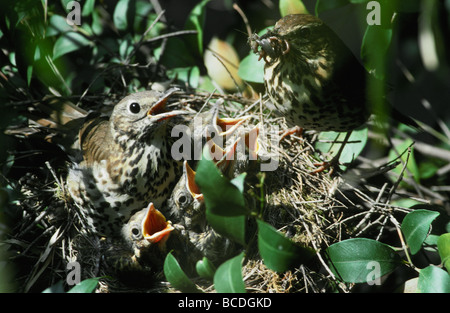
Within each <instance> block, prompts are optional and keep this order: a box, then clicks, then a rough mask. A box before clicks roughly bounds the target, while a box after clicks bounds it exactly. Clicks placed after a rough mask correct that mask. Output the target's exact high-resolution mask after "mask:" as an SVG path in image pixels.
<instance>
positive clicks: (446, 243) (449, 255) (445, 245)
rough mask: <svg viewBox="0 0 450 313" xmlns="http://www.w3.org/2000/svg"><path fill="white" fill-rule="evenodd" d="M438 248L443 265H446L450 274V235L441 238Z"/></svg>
mask: <svg viewBox="0 0 450 313" xmlns="http://www.w3.org/2000/svg"><path fill="white" fill-rule="evenodd" d="M437 247H438V251H439V256H440V257H441V260H442V264H444V266H445V268H446V269H447V272H449V274H450V233H446V234H443V235H441V236H439V239H438V241H437Z"/></svg>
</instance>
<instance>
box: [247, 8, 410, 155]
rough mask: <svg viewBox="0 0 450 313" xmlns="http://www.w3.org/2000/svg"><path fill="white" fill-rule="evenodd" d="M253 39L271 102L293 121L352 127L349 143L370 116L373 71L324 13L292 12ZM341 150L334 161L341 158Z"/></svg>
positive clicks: (340, 129)
mask: <svg viewBox="0 0 450 313" xmlns="http://www.w3.org/2000/svg"><path fill="white" fill-rule="evenodd" d="M250 43H251V47H252V49H253V51H254V52H255V53H258V54H259V55H260V59H263V60H264V61H265V65H264V84H265V87H266V91H267V93H268V95H269V97H270V99H271V101H272V104H270V103H269V106H270V107H271V109H273V110H274V111H275V112H277V113H278V114H280V115H282V116H284V117H285V118H286V121H287V123H288V125H290V126H297V127H298V126H299V127H301V129H302V128H308V129H312V130H316V131H337V132H348V133H347V136H346V139H345V140H344V142H346V141H347V140H348V138H349V137H350V134H351V131H352V130H354V129H355V128H357V127H359V126H361V125H363V124H364V123H365V122H366V121H367V120H368V118H369V116H370V113H371V108H370V99H368V98H369V97H370V96H369V97H368V95H367V80H368V73H367V72H366V70H365V69H364V67H363V66H362V65H361V64H360V63H359V62H358V60H357V59H356V57H355V56H354V55H353V54H352V52H351V51H350V50H349V49H348V48H347V46H346V45H345V44H344V43H343V42H342V40H341V39H340V38H339V37H338V36H337V35H336V34H335V33H334V32H333V31H332V30H331V29H330V28H329V27H328V26H327V25H326V24H325V23H324V22H323V21H322V20H320V19H319V18H317V17H315V16H312V15H309V14H292V15H287V16H285V17H283V18H282V19H280V20H279V21H278V22H277V23H276V24H275V27H274V28H273V29H272V30H269V31H268V32H267V33H266V34H264V35H263V36H258V35H256V34H254V35H253V36H252V37H251V38H250ZM259 48H260V49H259ZM392 113H393V117H394V118H396V119H398V120H399V121H401V122H403V123H406V124H409V125H413V126H416V125H417V124H416V123H415V122H414V121H413V120H412V119H410V118H409V117H406V116H403V115H402V114H401V113H400V112H398V111H396V110H394V109H393V108H392ZM343 146H344V145H342V146H341V147H343ZM340 152H342V151H340ZM339 154H340V153H338V154H337V156H336V157H335V158H334V159H333V161H332V162H337V161H338V160H339ZM332 162H330V163H332Z"/></svg>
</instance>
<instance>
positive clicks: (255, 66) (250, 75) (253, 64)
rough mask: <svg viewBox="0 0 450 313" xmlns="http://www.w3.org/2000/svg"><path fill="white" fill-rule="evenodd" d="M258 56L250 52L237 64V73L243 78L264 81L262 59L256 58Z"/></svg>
mask: <svg viewBox="0 0 450 313" xmlns="http://www.w3.org/2000/svg"><path fill="white" fill-rule="evenodd" d="M258 58H259V56H258V55H256V54H255V53H253V52H251V53H250V54H249V55H247V56H246V57H245V58H244V59H243V60H242V61H241V63H240V64H239V70H238V74H239V77H240V78H242V79H243V80H246V81H249V82H254V83H260V84H263V83H264V61H262V60H258Z"/></svg>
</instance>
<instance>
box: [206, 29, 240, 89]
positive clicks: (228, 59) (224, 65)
mask: <svg viewBox="0 0 450 313" xmlns="http://www.w3.org/2000/svg"><path fill="white" fill-rule="evenodd" d="M203 61H204V64H205V67H206V69H207V71H208V75H209V77H211V78H212V80H214V81H215V82H216V83H217V84H218V85H219V86H220V88H221V89H223V90H226V91H229V92H235V91H238V90H240V89H242V87H244V86H243V82H242V80H241V78H240V77H239V75H238V69H239V64H240V58H239V55H238V53H237V51H236V49H235V48H234V47H233V45H231V44H230V43H228V42H227V41H224V40H221V39H219V38H217V37H213V38H212V39H211V41H210V42H209V45H208V49H206V50H205V53H204V54H203Z"/></svg>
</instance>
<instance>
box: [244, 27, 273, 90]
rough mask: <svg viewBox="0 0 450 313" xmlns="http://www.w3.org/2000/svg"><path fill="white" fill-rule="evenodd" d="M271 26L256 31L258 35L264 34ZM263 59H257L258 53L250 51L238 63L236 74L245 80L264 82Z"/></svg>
mask: <svg viewBox="0 0 450 313" xmlns="http://www.w3.org/2000/svg"><path fill="white" fill-rule="evenodd" d="M272 28H273V26H270V27H266V28H264V29H263V30H261V31H259V32H258V36H262V35H264V34H265V33H266V32H267V31H268V30H269V29H272ZM264 64H265V63H264V60H262V59H261V60H259V55H258V54H255V53H254V52H253V51H250V54H249V55H247V56H246V57H245V58H244V59H243V60H242V61H241V64H240V65H239V70H238V75H239V76H240V77H241V78H242V79H243V80H246V81H249V82H253V83H260V84H264Z"/></svg>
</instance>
